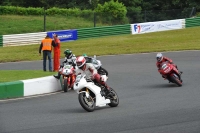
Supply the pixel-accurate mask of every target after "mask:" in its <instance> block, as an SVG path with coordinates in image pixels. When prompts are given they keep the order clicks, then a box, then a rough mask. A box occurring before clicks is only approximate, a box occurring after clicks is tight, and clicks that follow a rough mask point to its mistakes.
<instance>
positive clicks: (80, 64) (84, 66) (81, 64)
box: [75, 56, 110, 96]
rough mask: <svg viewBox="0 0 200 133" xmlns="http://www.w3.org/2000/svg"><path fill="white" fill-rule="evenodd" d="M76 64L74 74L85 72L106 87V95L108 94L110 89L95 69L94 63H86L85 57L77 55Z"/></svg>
mask: <svg viewBox="0 0 200 133" xmlns="http://www.w3.org/2000/svg"><path fill="white" fill-rule="evenodd" d="M76 65H77V69H75V74H76V75H79V74H85V75H86V76H87V77H88V78H90V79H92V80H94V81H96V82H98V83H99V84H101V85H103V86H104V87H105V88H106V89H107V92H106V95H107V96H108V95H109V94H110V89H109V87H108V85H107V84H106V83H105V82H104V81H105V79H103V78H102V77H101V76H100V75H99V74H98V73H97V70H96V69H95V67H94V65H93V64H91V63H86V59H85V58H84V57H83V56H79V57H77V58H76Z"/></svg>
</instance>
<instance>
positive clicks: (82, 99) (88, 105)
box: [78, 93, 95, 112]
mask: <svg viewBox="0 0 200 133" xmlns="http://www.w3.org/2000/svg"><path fill="white" fill-rule="evenodd" d="M78 100H79V103H80V104H81V106H82V107H83V108H84V109H85V110H86V111H88V112H92V111H94V109H95V101H94V100H93V98H92V97H91V96H89V98H87V97H86V95H85V93H80V94H79V95H78Z"/></svg>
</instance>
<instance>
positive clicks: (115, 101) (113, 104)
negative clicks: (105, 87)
mask: <svg viewBox="0 0 200 133" xmlns="http://www.w3.org/2000/svg"><path fill="white" fill-rule="evenodd" d="M110 89H111V93H112V95H113V96H112V97H111V98H110V101H111V103H109V104H108V105H109V106H110V107H117V106H118V104H119V97H118V95H117V93H116V92H115V90H114V89H112V88H110Z"/></svg>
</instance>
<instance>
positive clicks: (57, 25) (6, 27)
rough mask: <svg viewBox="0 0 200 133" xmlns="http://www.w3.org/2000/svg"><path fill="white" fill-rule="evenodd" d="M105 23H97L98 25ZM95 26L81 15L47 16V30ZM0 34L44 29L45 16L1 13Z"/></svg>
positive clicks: (41, 30)
mask: <svg viewBox="0 0 200 133" xmlns="http://www.w3.org/2000/svg"><path fill="white" fill-rule="evenodd" d="M102 25H103V24H101V23H97V24H96V26H102ZM87 27H94V22H93V20H86V19H84V18H80V17H66V16H47V17H46V31H55V30H58V29H59V30H68V29H78V28H87ZM0 29H1V30H0V35H7V34H21V33H33V32H43V31H44V16H17V15H0Z"/></svg>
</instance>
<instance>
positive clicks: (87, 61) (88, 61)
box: [83, 54, 92, 63]
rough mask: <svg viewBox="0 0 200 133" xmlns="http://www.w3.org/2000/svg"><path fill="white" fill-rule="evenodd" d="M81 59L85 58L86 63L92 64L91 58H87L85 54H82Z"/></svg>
mask: <svg viewBox="0 0 200 133" xmlns="http://www.w3.org/2000/svg"><path fill="white" fill-rule="evenodd" d="M83 57H85V59H86V63H92V58H91V57H88V56H87V54H83Z"/></svg>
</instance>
